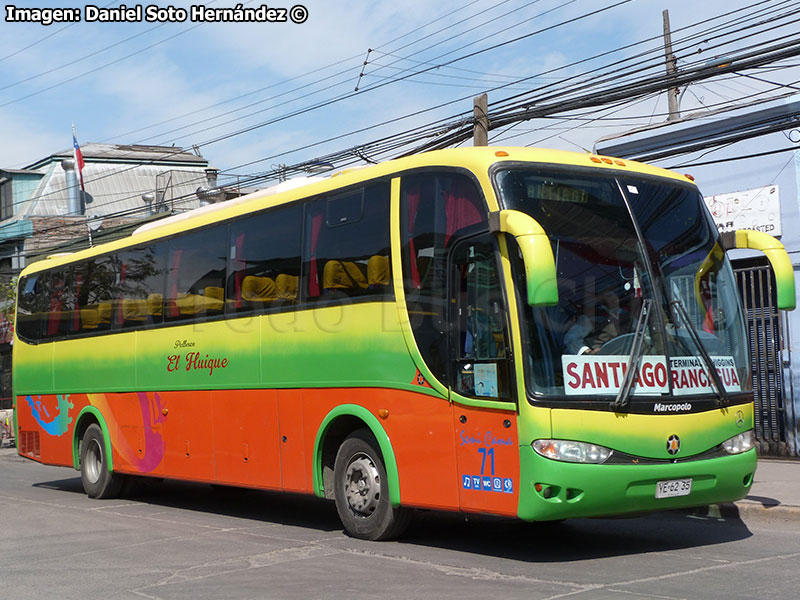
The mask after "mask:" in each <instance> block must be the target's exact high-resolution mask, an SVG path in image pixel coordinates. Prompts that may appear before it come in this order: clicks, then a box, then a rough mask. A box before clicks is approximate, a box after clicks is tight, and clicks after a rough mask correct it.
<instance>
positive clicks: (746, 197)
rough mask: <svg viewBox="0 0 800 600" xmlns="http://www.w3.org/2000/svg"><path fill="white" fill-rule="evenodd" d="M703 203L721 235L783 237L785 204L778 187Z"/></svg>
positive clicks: (738, 193)
mask: <svg viewBox="0 0 800 600" xmlns="http://www.w3.org/2000/svg"><path fill="white" fill-rule="evenodd" d="M703 199H704V200H705V201H706V206H708V210H709V211H711V216H712V217H714V222H715V223H716V224H717V227H719V230H720V231H735V230H737V229H755V230H756V231H762V232H764V233H768V234H770V235H772V236H775V237H780V236H781V233H782V231H781V203H780V194H779V192H778V186H777V185H768V186H766V187H762V188H756V189H752V190H745V191H743V192H732V193H730V194H718V195H716V196H706V197H704V198H703Z"/></svg>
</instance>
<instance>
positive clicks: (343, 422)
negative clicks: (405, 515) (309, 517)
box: [313, 404, 400, 507]
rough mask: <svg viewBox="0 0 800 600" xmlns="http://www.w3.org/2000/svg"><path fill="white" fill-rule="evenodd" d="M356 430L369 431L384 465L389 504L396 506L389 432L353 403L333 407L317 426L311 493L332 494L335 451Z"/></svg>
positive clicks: (397, 497)
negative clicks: (312, 490) (312, 491)
mask: <svg viewBox="0 0 800 600" xmlns="http://www.w3.org/2000/svg"><path fill="white" fill-rule="evenodd" d="M358 430H368V431H369V432H371V433H372V437H373V438H374V439H375V442H376V443H377V445H378V450H379V451H380V453H381V459H382V461H383V464H384V466H385V469H386V477H387V480H388V481H387V484H388V487H389V502H390V503H391V505H392V506H393V507H398V506H400V477H399V475H398V469H397V461H396V459H395V456H394V449H393V448H392V444H391V442H390V440H389V435H388V434H387V433H386V430H385V429H384V428H383V426H382V425H381V423H380V421H378V419H377V417H375V415H373V414H372V413H371V412H370V411H368V410H367V409H366V408H364V407H363V406H358V405H355V404H343V405H341V406H337V407H336V408H334V409H333V410H332V411H331V412H329V413H328V414H327V415H326V416H325V418H324V419H323V420H322V423H321V424H320V427H319V429H318V430H317V438H316V440H315V441H314V466H313V486H314V487H313V489H314V493H315V494H316V495H317V496H319V497H322V498H329V499H333V498H334V487H333V476H334V467H335V463H336V455H337V453H338V452H339V448H340V447H341V446H342V444H343V443H344V441H345V440H346V439H347V438H348V437H349V436H351V435H353V434H354V433H355V432H356V431H358Z"/></svg>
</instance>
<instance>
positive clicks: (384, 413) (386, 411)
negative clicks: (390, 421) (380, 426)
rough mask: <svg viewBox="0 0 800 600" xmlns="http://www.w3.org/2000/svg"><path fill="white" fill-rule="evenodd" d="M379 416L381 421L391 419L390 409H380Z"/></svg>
mask: <svg viewBox="0 0 800 600" xmlns="http://www.w3.org/2000/svg"><path fill="white" fill-rule="evenodd" d="M378 416H379V417H380V418H381V419H386V418H388V417H389V409H388V408H380V409H378Z"/></svg>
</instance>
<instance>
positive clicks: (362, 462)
mask: <svg viewBox="0 0 800 600" xmlns="http://www.w3.org/2000/svg"><path fill="white" fill-rule="evenodd" d="M344 497H345V498H346V499H347V505H348V506H349V507H350V510H351V511H353V514H355V515H356V516H357V517H368V516H370V515H371V514H372V513H373V512H375V509H376V508H378V502H379V500H380V498H381V476H380V473H379V472H378V468H377V467H376V466H375V462H374V461H373V460H372V459H371V458H370V457H369V456H367V455H366V454H364V453H359V454H356V455H355V456H354V457H353V458H352V459H351V460H350V463H349V464H348V465H347V470H346V471H345V475H344Z"/></svg>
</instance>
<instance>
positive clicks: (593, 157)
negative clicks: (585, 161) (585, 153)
mask: <svg viewBox="0 0 800 600" xmlns="http://www.w3.org/2000/svg"><path fill="white" fill-rule="evenodd" d="M589 158H591V159H592V162H596V163H599V162H603V161H602V160H600V159H599V158H597V157H596V156H590V157H589Z"/></svg>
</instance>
